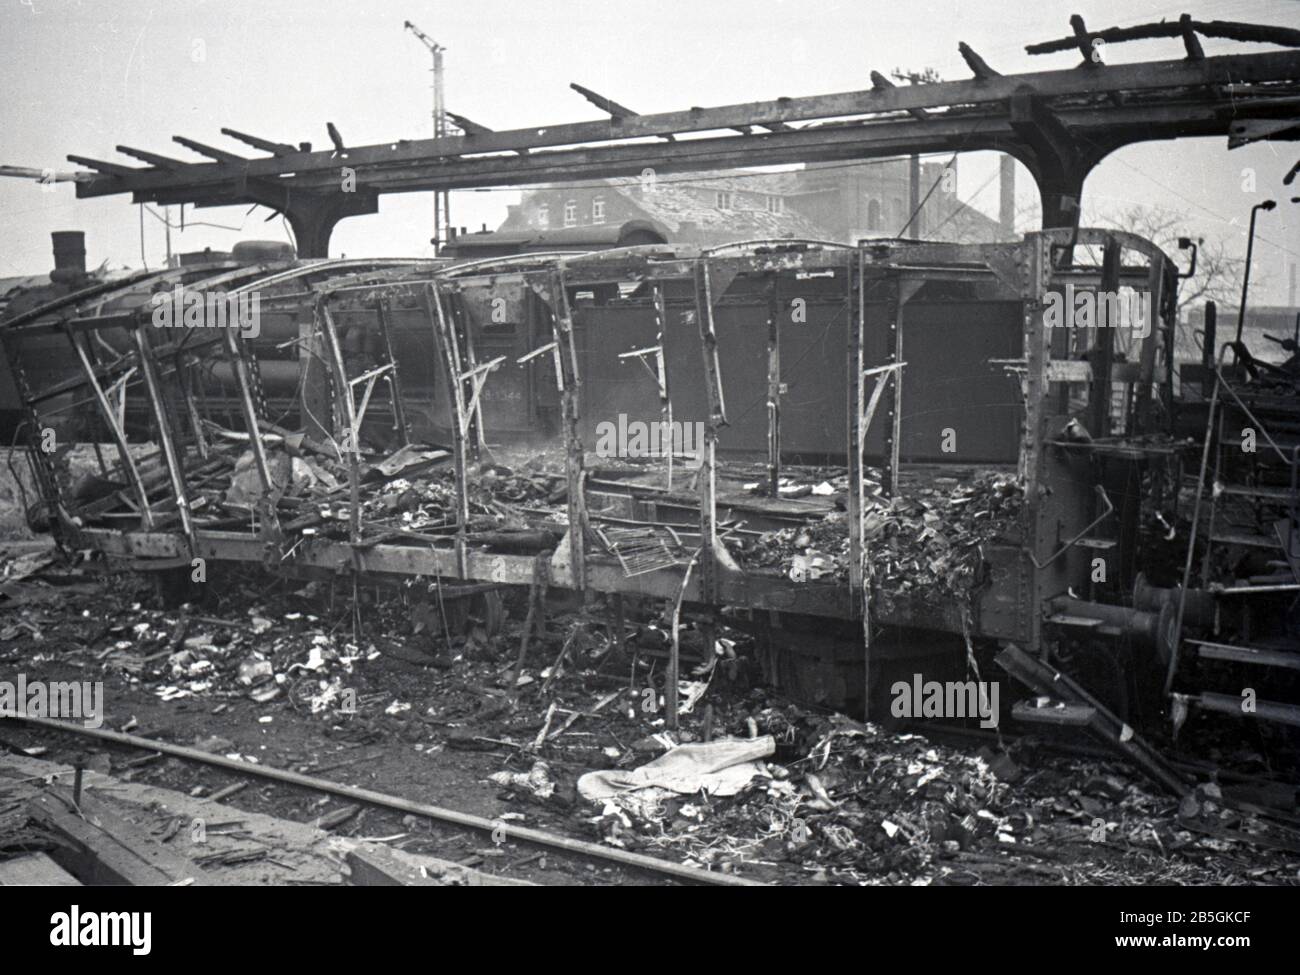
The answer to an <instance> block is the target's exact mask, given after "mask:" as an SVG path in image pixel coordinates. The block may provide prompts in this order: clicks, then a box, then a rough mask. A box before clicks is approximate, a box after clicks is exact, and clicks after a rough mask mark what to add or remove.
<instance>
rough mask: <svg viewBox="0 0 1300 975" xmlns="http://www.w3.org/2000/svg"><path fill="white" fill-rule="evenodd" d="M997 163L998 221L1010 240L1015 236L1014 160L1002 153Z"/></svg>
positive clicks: (1003, 232)
mask: <svg viewBox="0 0 1300 975" xmlns="http://www.w3.org/2000/svg"><path fill="white" fill-rule="evenodd" d="M998 163H999V167H1000V168H999V172H998V177H999V179H998V223H999V224H1001V226H1002V234H1003V236H1004V237H1005V238H1006V239H1007V240H1011V239H1013V238H1014V237H1015V236H1016V161H1015V160H1014V159H1012V158H1011V157H1010V156H1008V155H1005V154H1004V155H1003V156H1002V157H1001V158H1000V159H999V160H998Z"/></svg>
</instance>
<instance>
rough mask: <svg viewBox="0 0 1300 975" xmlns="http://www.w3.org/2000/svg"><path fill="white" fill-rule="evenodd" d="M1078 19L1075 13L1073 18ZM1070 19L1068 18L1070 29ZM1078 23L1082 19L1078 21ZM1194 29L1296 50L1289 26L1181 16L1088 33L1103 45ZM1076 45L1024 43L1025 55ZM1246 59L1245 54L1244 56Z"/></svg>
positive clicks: (1299, 43) (1074, 38)
mask: <svg viewBox="0 0 1300 975" xmlns="http://www.w3.org/2000/svg"><path fill="white" fill-rule="evenodd" d="M1075 16H1076V17H1077V16H1078V15H1077V14H1076V15H1075ZM1073 21H1074V18H1073V17H1072V18H1071V26H1072V27H1073V26H1074V25H1073ZM1079 22H1080V24H1082V22H1083V21H1082V18H1080V20H1079ZM1189 29H1190V30H1194V31H1196V32H1197V33H1198V34H1201V35H1202V36H1204V37H1218V38H1222V39H1224V40H1229V41H1244V42H1247V43H1252V42H1253V43H1258V44H1281V45H1283V46H1286V47H1300V30H1296V29H1295V28H1293V27H1275V26H1273V25H1272V24H1244V23H1241V22H1239V21H1231V20H1192V19H1191V17H1189V16H1187V15H1186V14H1184V15H1183V16H1182V17H1180V18H1179V19H1178V20H1174V21H1169V20H1164V21H1160V22H1159V23H1154V24H1138V25H1136V26H1134V27H1108V28H1106V30H1100V31H1091V32H1088V31H1087V30H1086V28H1085V31H1084V32H1085V34H1087V36H1088V37H1090V38H1100V39H1101V40H1103V41H1105V42H1106V43H1107V44H1116V43H1120V42H1123V41H1148V40H1155V39H1157V38H1162V37H1169V38H1176V37H1181V36H1183V34H1184V32H1185V31H1186V30H1189ZM1078 45H1079V35H1078V33H1077V31H1076V32H1075V33H1073V34H1071V35H1070V36H1069V37H1062V38H1058V39H1057V40H1052V41H1043V42H1042V43H1040V44H1026V45H1025V51H1026V52H1027V53H1029V54H1055V53H1057V52H1059V51H1068V50H1070V48H1072V47H1077V46H1078ZM1246 56H1247V57H1249V55H1246Z"/></svg>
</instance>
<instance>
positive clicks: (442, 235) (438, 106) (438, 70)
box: [403, 20, 451, 254]
mask: <svg viewBox="0 0 1300 975" xmlns="http://www.w3.org/2000/svg"><path fill="white" fill-rule="evenodd" d="M403 26H404V28H405V29H406V30H409V31H410V32H411V33H412V34H414V35H415V36H416V38H417V39H418V40H419V41H420V43H421V44H423V45H424V46H425V47H427V48H428V49H429V53H430V54H431V55H432V56H433V137H434V138H435V139H440V138H442V137H443V136H445V135H446V134H447V109H446V105H445V103H444V94H443V75H442V54H443V52H444V51H446V50H447V49H446V48H445V47H443V46H442V45H441V44H439V43H438V42H437V41H435V40H434V39H433V38H432V37H430V36H429V35H428V34H426V33H425V32H424V31H422V30H420V28H418V27H416V26H415V24H413V23H411V22H410V21H409V20H408V21H406V22H405V24H404V25H403ZM450 228H451V194H450V193H448V191H446V190H438V191H436V192H435V193H434V194H433V250H434V253H435V254H436V253H438V252H439V251H441V250H442V247H443V245H444V244H445V243H446V242H447V238H448V237H449V236H450Z"/></svg>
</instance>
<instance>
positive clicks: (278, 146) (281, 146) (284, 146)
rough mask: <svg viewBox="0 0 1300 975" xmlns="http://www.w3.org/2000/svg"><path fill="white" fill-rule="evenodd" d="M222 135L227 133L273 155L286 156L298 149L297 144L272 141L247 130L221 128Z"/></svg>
mask: <svg viewBox="0 0 1300 975" xmlns="http://www.w3.org/2000/svg"><path fill="white" fill-rule="evenodd" d="M221 134H222V135H228V136H230V137H231V138H232V139H238V140H239V141H240V142H243V143H244V144H246V145H250V146H252V147H253V148H254V149H261V150H262V151H263V152H269V153H271V155H273V156H288V155H291V154H292V153H295V152H297V151H298V147H297V146H293V145H290V144H289V143H287V142H273V141H272V140H270V139H263V138H261V137H260V136H256V135H249V134H248V133H247V132H240V131H238V130H237V129H222V130H221Z"/></svg>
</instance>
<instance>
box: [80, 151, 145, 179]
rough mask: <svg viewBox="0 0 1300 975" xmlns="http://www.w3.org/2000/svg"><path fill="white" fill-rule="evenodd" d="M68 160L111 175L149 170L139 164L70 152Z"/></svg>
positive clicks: (127, 174) (123, 174)
mask: <svg viewBox="0 0 1300 975" xmlns="http://www.w3.org/2000/svg"><path fill="white" fill-rule="evenodd" d="M68 162H73V163H76V164H77V165H78V166H86V167H87V168H89V169H94V170H97V171H99V172H101V173H108V174H109V175H111V176H135V175H136V174H138V173H147V172H148V171H149V170H147V169H141V168H140V167H139V166H123V165H122V164H121V163H112V162H104V160H102V159H91V158H90V157H89V156H74V155H71V154H69V155H68Z"/></svg>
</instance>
